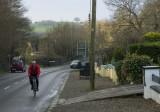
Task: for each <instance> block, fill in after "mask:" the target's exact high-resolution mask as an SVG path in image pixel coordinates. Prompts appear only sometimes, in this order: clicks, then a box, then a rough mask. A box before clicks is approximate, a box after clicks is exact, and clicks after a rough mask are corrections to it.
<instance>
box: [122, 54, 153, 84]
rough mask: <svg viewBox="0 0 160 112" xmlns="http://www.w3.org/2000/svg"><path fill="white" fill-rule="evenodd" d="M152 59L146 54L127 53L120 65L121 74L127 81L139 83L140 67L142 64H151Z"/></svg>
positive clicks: (140, 78) (141, 75)
mask: <svg viewBox="0 0 160 112" xmlns="http://www.w3.org/2000/svg"><path fill="white" fill-rule="evenodd" d="M152 62H153V61H152V60H151V59H150V57H148V56H144V55H141V56H139V55H137V54H132V55H129V54H128V55H127V56H126V58H125V59H124V60H123V63H122V66H121V75H122V77H126V80H127V81H128V82H129V83H131V82H132V83H134V84H139V83H142V82H143V73H142V67H143V66H150V65H152Z"/></svg>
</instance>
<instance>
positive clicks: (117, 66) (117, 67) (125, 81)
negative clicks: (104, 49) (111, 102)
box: [115, 60, 129, 84]
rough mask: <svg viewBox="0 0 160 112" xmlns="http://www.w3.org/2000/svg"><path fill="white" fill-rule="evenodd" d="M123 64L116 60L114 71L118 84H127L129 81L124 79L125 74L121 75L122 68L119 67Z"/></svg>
mask: <svg viewBox="0 0 160 112" xmlns="http://www.w3.org/2000/svg"><path fill="white" fill-rule="evenodd" d="M122 65H123V61H122V60H121V61H118V62H117V63H116V65H115V70H116V73H117V77H118V79H117V82H118V84H128V83H129V82H128V81H127V80H126V79H127V77H126V76H125V75H122V70H121V67H122Z"/></svg>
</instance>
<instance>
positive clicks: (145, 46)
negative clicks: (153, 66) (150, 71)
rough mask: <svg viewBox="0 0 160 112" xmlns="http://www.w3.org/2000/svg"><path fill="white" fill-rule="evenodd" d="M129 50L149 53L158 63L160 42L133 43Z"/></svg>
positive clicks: (142, 53) (144, 53)
mask: <svg viewBox="0 0 160 112" xmlns="http://www.w3.org/2000/svg"><path fill="white" fill-rule="evenodd" d="M128 52H129V53H130V54H133V53H136V54H138V55H147V56H149V57H151V58H153V62H154V63H158V57H160V42H152V43H138V44H132V45H130V46H129V47H128Z"/></svg>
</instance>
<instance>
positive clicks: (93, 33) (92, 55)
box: [90, 0, 96, 90]
mask: <svg viewBox="0 0 160 112" xmlns="http://www.w3.org/2000/svg"><path fill="white" fill-rule="evenodd" d="M95 37H96V0H92V25H91V40H90V89H91V90H94V88H95V87H94V79H95V71H94V61H95Z"/></svg>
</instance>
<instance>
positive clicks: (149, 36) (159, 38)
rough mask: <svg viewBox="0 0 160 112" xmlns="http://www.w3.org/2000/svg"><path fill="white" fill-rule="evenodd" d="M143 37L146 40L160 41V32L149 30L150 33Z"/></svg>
mask: <svg viewBox="0 0 160 112" xmlns="http://www.w3.org/2000/svg"><path fill="white" fill-rule="evenodd" d="M142 38H143V39H145V40H146V41H149V42H156V41H160V33H156V32H149V33H147V34H145V35H143V36H142Z"/></svg>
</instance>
